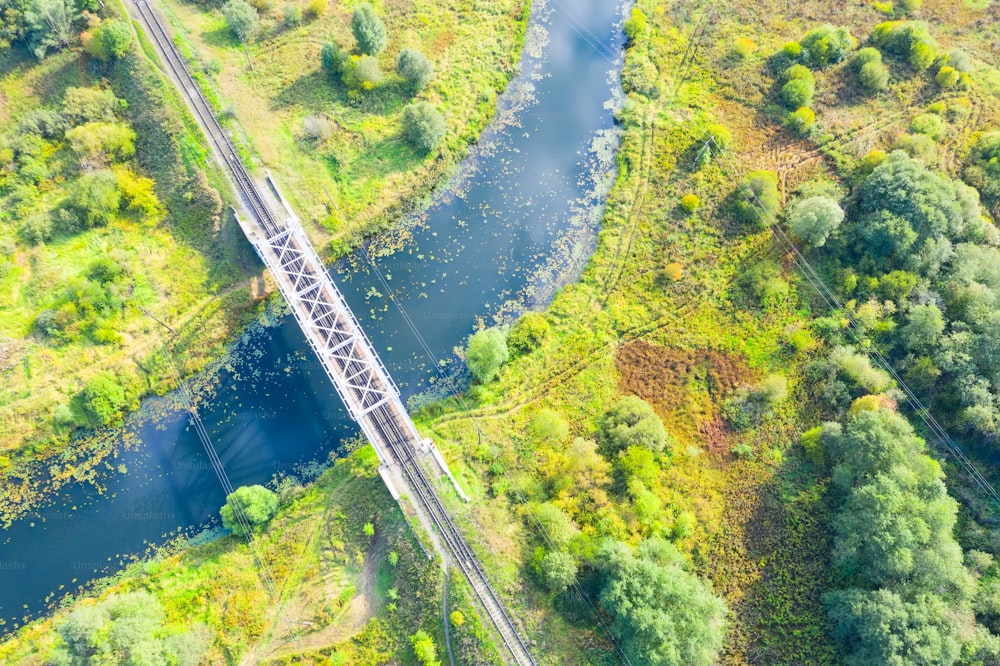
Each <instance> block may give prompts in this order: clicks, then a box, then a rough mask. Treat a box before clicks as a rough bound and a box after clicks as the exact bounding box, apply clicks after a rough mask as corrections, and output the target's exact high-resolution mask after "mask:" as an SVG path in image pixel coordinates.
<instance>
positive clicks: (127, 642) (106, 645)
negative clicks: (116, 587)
mask: <svg viewBox="0 0 1000 666" xmlns="http://www.w3.org/2000/svg"><path fill="white" fill-rule="evenodd" d="M56 631H57V632H58V634H59V637H60V639H61V640H60V643H59V645H58V646H57V647H56V649H55V651H54V654H53V655H52V659H51V662H50V663H53V664H90V663H98V661H101V662H104V663H114V664H136V665H139V664H175V665H176V666H196V664H198V663H200V662H201V659H202V655H203V654H204V652H205V649H206V648H207V647H208V637H207V632H205V631H203V630H199V629H195V630H194V631H185V630H182V629H179V628H177V627H168V626H166V625H165V624H164V612H163V608H162V607H161V606H160V603H159V601H157V600H156V597H154V596H153V595H152V594H150V593H149V592H129V593H127V594H115V595H112V596H110V597H108V598H107V599H104V600H103V601H99V602H98V603H97V604H95V605H90V606H80V607H79V608H77V609H76V610H74V611H73V612H72V613H70V614H69V615H68V616H67V617H66V619H65V620H64V621H63V622H61V623H60V624H59V625H57V627H56Z"/></svg>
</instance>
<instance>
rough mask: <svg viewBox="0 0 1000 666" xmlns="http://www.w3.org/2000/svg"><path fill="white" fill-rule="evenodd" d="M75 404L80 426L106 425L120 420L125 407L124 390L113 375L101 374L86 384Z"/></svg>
mask: <svg viewBox="0 0 1000 666" xmlns="http://www.w3.org/2000/svg"><path fill="white" fill-rule="evenodd" d="M75 404H76V405H77V406H78V408H79V409H78V419H77V421H78V422H79V423H80V424H81V425H86V426H91V427H97V426H103V425H108V424H111V423H114V422H116V421H118V420H119V419H120V418H121V415H122V411H123V410H124V409H125V406H126V398H125V388H124V387H123V386H122V385H121V384H119V383H118V380H117V379H116V378H115V377H114V376H113V375H111V374H109V373H106V372H103V373H101V374H99V375H97V376H96V377H94V378H93V379H91V380H90V381H89V382H87V385H86V386H85V387H84V389H83V391H82V392H81V393H80V395H79V396H78V400H77V401H76V403H75Z"/></svg>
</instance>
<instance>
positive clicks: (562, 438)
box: [528, 409, 569, 446]
mask: <svg viewBox="0 0 1000 666" xmlns="http://www.w3.org/2000/svg"><path fill="white" fill-rule="evenodd" d="M528 434H529V435H530V436H531V441H532V442H533V443H534V444H549V445H551V446H560V445H561V444H564V443H565V442H566V440H567V439H569V423H567V422H566V419H564V418H563V417H562V415H560V414H559V412H555V411H552V410H551V409H543V410H541V411H539V412H538V414H536V415H535V418H533V419H531V423H530V424H528Z"/></svg>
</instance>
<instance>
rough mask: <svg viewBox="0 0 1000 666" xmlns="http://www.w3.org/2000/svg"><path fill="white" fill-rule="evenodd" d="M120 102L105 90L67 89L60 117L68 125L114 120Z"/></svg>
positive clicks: (109, 91)
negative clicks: (61, 116)
mask: <svg viewBox="0 0 1000 666" xmlns="http://www.w3.org/2000/svg"><path fill="white" fill-rule="evenodd" d="M120 106H121V103H120V100H119V99H118V98H117V97H115V94H114V93H113V92H112V91H111V90H108V89H106V88H67V89H66V93H65V94H64V95H63V100H62V115H63V117H64V118H65V119H66V122H68V123H69V124H70V125H78V124H80V123H87V122H94V121H111V120H114V119H115V110H116V109H118V108H120Z"/></svg>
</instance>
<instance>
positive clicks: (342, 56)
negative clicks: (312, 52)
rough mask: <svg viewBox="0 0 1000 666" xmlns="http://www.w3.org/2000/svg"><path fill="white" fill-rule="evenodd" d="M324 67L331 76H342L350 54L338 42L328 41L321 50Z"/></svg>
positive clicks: (320, 55) (320, 54)
mask: <svg viewBox="0 0 1000 666" xmlns="http://www.w3.org/2000/svg"><path fill="white" fill-rule="evenodd" d="M319 57H320V62H321V63H322V64H323V69H324V70H325V71H326V73H327V74H328V75H330V76H341V75H343V73H344V69H345V68H346V66H347V62H348V60H349V56H348V55H347V54H346V53H344V51H343V49H341V48H340V46H339V45H338V44H337V43H336V42H326V43H325V44H323V48H322V49H321V50H320V52H319Z"/></svg>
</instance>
